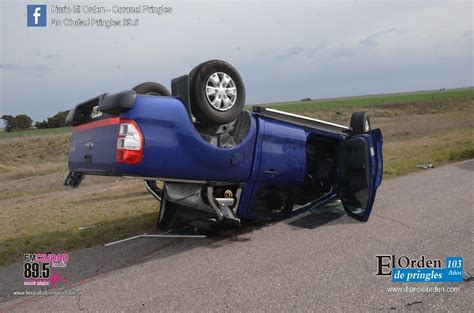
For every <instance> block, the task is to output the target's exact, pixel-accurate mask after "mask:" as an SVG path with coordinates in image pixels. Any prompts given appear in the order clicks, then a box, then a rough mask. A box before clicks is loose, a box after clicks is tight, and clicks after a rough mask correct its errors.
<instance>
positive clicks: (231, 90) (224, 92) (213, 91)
mask: <svg viewBox="0 0 474 313" xmlns="http://www.w3.org/2000/svg"><path fill="white" fill-rule="evenodd" d="M205 88H206V98H207V101H208V102H209V104H210V105H211V106H212V107H213V108H214V109H216V110H218V111H228V110H230V109H231V108H232V107H233V106H234V104H235V101H236V100H237V87H236V86H235V82H234V80H233V79H232V77H230V76H229V75H227V74H226V73H223V72H215V73H213V74H211V75H210V76H209V78H208V79H207V81H206V87H205Z"/></svg>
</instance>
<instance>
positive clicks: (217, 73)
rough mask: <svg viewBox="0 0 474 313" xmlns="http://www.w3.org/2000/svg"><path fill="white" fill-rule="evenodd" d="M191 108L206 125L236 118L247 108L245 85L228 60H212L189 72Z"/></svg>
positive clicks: (226, 121) (219, 123) (197, 118)
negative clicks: (245, 106)
mask: <svg viewBox="0 0 474 313" xmlns="http://www.w3.org/2000/svg"><path fill="white" fill-rule="evenodd" d="M189 94H190V100H191V111H192V113H193V115H194V117H196V120H197V121H198V122H199V123H200V124H203V125H206V126H207V125H209V126H214V125H222V124H227V123H230V122H232V121H233V120H235V119H236V118H237V117H238V116H239V114H240V113H241V112H242V111H243V109H244V104H245V87H244V83H243V81H242V78H241V77H240V75H239V73H238V72H237V70H236V69H235V68H234V67H233V66H232V65H230V64H229V63H227V62H224V61H220V60H211V61H207V62H204V63H202V64H199V65H198V66H196V67H195V68H194V69H193V70H192V71H191V72H190V73H189Z"/></svg>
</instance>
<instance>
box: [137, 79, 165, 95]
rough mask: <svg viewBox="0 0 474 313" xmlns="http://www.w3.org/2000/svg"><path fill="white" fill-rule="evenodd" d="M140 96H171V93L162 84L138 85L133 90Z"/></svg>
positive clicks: (148, 83)
mask: <svg viewBox="0 0 474 313" xmlns="http://www.w3.org/2000/svg"><path fill="white" fill-rule="evenodd" d="M132 90H135V92H136V93H137V94H138V95H151V96H164V97H168V96H171V93H170V92H169V90H168V89H166V87H165V86H163V85H162V84H158V83H154V82H147V83H142V84H140V85H137V86H135V87H133V88H132Z"/></svg>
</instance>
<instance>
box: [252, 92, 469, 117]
mask: <svg viewBox="0 0 474 313" xmlns="http://www.w3.org/2000/svg"><path fill="white" fill-rule="evenodd" d="M449 99H451V100H462V99H474V88H472V87H471V88H458V89H446V90H444V91H439V90H431V91H419V92H409V93H395V94H383V95H368V96H360V97H348V98H333V99H321V100H312V101H290V102H279V103H269V104H259V105H262V106H268V107H272V108H275V109H278V110H282V111H288V112H302V111H313V110H318V109H333V108H340V107H357V106H370V105H378V104H393V103H407V102H408V103H409V102H422V101H433V100H449Z"/></svg>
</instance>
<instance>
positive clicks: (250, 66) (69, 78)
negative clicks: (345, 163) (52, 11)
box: [0, 0, 473, 121]
mask: <svg viewBox="0 0 474 313" xmlns="http://www.w3.org/2000/svg"><path fill="white" fill-rule="evenodd" d="M27 3H28V4H31V3H38V4H49V5H51V4H58V5H64V4H70V3H71V2H69V1H63V2H61V1H33V0H31V1H28V2H25V1H8V0H7V1H2V3H1V19H0V28H1V58H0V75H1V76H0V86H1V89H0V93H1V97H0V113H1V114H2V115H3V114H12V115H16V114H21V113H26V114H29V115H30V116H31V117H32V118H33V119H34V120H35V121H38V120H42V119H45V118H46V117H47V116H50V115H52V114H54V113H56V112H58V111H60V110H66V109H70V108H71V107H73V106H74V105H75V104H76V103H79V102H82V101H83V100H87V99H89V98H91V97H94V96H96V95H98V94H102V93H104V92H115V91H120V90H124V89H129V88H131V87H133V86H135V85H137V84H139V83H141V82H145V81H157V82H160V83H163V84H164V85H165V86H168V87H169V86H170V80H171V79H172V78H174V77H177V76H180V75H182V74H186V73H188V72H189V71H190V70H191V69H192V68H193V66H195V65H196V64H198V63H200V62H203V61H205V60H208V59H223V60H226V61H228V62H230V63H231V64H233V65H234V66H235V67H236V68H237V69H238V70H239V72H240V73H241V75H242V77H243V79H244V83H245V86H246V91H247V103H263V102H274V101H285V100H294V99H301V98H304V97H311V98H325V97H339V96H350V95H362V94H373V93H385V92H399V91H414V90H422V89H437V88H442V87H445V88H451V87H461V86H471V85H473V49H472V48H473V47H472V43H473V29H472V20H473V16H472V12H473V8H472V2H461V1H437V2H431V1H324V2H323V1H314V2H294V1H291V2H290V1H288V2H282V1H279V2H272V1H263V2H256V1H252V2H251V1H241V2H228V1H219V2H217V1H215V2H211V1H208V2H196V1H194V2H176V1H173V2H156V5H161V4H164V5H168V6H171V7H172V8H173V12H172V13H171V14H169V15H166V16H164V15H161V16H138V17H139V18H140V25H139V26H138V27H137V28H117V29H97V28H65V27H61V28H51V27H46V28H27V27H26V4H27ZM75 3H78V4H84V3H86V4H89V5H92V4H96V5H100V4H103V5H108V6H112V5H113V4H120V5H133V4H135V5H136V4H150V3H153V1H143V2H141V1H115V2H104V1H95V2H94V1H87V2H84V1H82V0H81V1H79V0H78V1H76V2H75ZM48 17H51V15H50V16H48ZM64 17H66V16H64ZM114 17H115V18H117V16H114ZM120 17H121V16H119V18H120Z"/></svg>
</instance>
